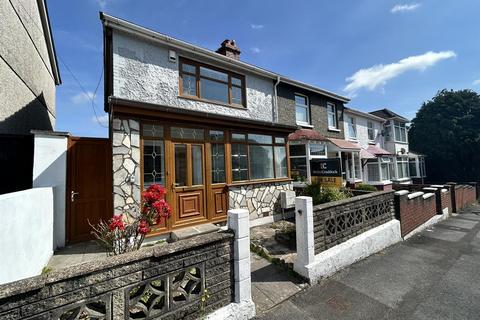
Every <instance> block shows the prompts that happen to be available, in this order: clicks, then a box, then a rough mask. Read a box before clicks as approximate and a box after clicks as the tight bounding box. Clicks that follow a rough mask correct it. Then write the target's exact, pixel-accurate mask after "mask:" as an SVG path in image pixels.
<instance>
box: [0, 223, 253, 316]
mask: <svg viewBox="0 0 480 320" xmlns="http://www.w3.org/2000/svg"><path fill="white" fill-rule="evenodd" d="M247 221H248V220H247ZM247 226H248V225H247ZM233 243H234V235H233V233H231V232H223V233H211V234H207V235H202V236H197V237H194V238H191V239H188V240H182V241H178V242H175V243H171V244H165V245H157V246H153V247H147V248H143V249H141V250H139V251H135V252H131V253H126V254H123V255H119V256H114V257H108V258H107V257H106V258H104V259H99V260H97V261H92V262H87V263H84V264H80V265H76V266H73V267H69V268H65V269H61V270H58V271H52V272H50V273H47V274H45V275H40V276H36V277H33V278H28V279H24V280H20V281H16V282H12V283H9V284H5V285H1V286H0V319H9V320H14V319H25V318H28V319H30V317H32V318H34V319H140V318H141V319H198V318H202V317H203V316H204V315H207V314H209V313H211V312H212V311H214V310H217V309H219V308H222V307H225V306H228V305H230V304H231V302H232V301H233V300H234V295H235V293H234V286H235V285H234V283H235V282H234V281H235V280H234V268H233V264H234V253H233ZM206 289H207V290H208V298H206V299H205V301H204V302H201V300H202V296H204V297H206V293H205V290H206Z"/></svg>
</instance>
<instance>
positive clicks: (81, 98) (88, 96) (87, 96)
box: [71, 91, 93, 104]
mask: <svg viewBox="0 0 480 320" xmlns="http://www.w3.org/2000/svg"><path fill="white" fill-rule="evenodd" d="M92 99H93V92H91V91H88V92H86V93H85V92H80V93H79V94H76V95H74V96H73V97H72V98H71V100H72V102H73V103H74V104H82V103H85V102H91V101H92Z"/></svg>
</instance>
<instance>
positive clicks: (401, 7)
mask: <svg viewBox="0 0 480 320" xmlns="http://www.w3.org/2000/svg"><path fill="white" fill-rule="evenodd" d="M418 7H420V3H410V4H397V5H395V6H394V7H393V8H392V9H391V10H390V12H391V13H398V12H408V11H414V10H416V9H418Z"/></svg>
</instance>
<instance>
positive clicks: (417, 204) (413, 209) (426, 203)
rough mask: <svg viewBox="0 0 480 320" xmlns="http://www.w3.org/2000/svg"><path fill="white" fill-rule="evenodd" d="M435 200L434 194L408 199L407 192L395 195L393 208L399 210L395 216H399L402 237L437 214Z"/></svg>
mask: <svg viewBox="0 0 480 320" xmlns="http://www.w3.org/2000/svg"><path fill="white" fill-rule="evenodd" d="M435 201H436V198H435V195H433V196H432V197H430V198H427V199H424V198H423V196H418V197H415V198H413V199H408V194H407V195H402V196H398V195H397V196H395V202H396V203H395V208H396V209H397V211H399V212H397V216H398V215H399V217H400V226H401V230H402V237H404V236H405V235H407V234H409V233H410V232H412V231H413V230H414V229H416V228H417V227H419V226H420V225H422V224H424V223H425V222H427V221H428V220H430V219H431V218H432V217H434V216H435V215H436V214H437V207H436V203H435Z"/></svg>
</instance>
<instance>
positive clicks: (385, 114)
mask: <svg viewBox="0 0 480 320" xmlns="http://www.w3.org/2000/svg"><path fill="white" fill-rule="evenodd" d="M370 114H373V115H374V116H377V117H380V118H383V119H391V118H398V119H400V120H403V121H405V122H410V120H408V119H407V118H405V117H402V116H401V115H399V114H397V113H395V112H393V111H392V110H390V109H387V108H383V109H380V110H376V111H372V112H370Z"/></svg>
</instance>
